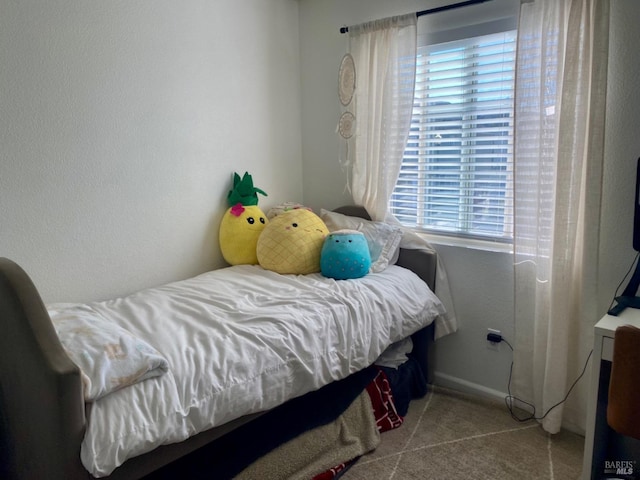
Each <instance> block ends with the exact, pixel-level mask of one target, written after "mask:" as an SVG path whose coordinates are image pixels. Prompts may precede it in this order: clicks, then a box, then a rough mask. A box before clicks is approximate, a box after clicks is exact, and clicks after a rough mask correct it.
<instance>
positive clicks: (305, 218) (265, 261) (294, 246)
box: [257, 208, 329, 274]
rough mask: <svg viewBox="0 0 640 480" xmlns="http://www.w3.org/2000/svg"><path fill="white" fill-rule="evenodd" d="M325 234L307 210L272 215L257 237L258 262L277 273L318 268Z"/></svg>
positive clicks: (308, 271)
mask: <svg viewBox="0 0 640 480" xmlns="http://www.w3.org/2000/svg"><path fill="white" fill-rule="evenodd" d="M328 234H329V230H328V229H327V226H326V225H325V224H324V222H323V221H322V219H321V218H320V217H318V216H317V215H316V214H315V213H313V212H312V211H311V210H308V209H306V208H296V209H294V210H289V211H286V212H284V213H282V214H280V215H277V216H275V217H273V218H272V219H271V220H270V221H269V224H268V225H267V226H266V227H265V229H264V230H263V232H262V234H261V235H260V238H259V239H258V247H257V254H258V262H259V263H260V266H261V267H262V268H265V269H267V270H272V271H274V272H278V273H283V274H285V273H295V274H307V273H314V272H319V271H320V252H321V251H322V245H323V244H324V239H325V237H326V236H327V235H328Z"/></svg>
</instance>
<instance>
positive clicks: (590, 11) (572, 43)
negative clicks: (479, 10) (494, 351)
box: [512, 0, 609, 433]
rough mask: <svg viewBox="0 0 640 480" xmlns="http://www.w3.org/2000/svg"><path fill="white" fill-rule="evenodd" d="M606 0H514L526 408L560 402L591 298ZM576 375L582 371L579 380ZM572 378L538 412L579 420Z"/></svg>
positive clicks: (519, 372) (588, 323) (592, 309)
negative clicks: (517, 6) (517, 18)
mask: <svg viewBox="0 0 640 480" xmlns="http://www.w3.org/2000/svg"><path fill="white" fill-rule="evenodd" d="M608 25H609V3H608V0H529V1H525V0H523V2H522V5H521V11H520V23H519V27H518V53H517V74H516V75H517V76H516V100H515V107H516V111H515V117H516V134H515V172H514V175H515V226H514V228H515V230H514V232H515V233H514V237H515V238H514V255H515V327H516V341H515V352H514V376H513V390H512V393H513V394H514V395H515V396H516V397H518V398H521V399H523V400H526V401H529V402H531V403H532V404H533V405H535V408H536V416H537V417H541V416H542V415H543V414H544V413H546V412H547V410H548V409H549V408H550V407H552V406H553V405H555V404H556V403H558V402H561V401H562V400H563V398H564V396H565V394H566V392H567V391H568V389H569V388H570V386H571V384H572V383H573V381H574V380H575V379H576V378H577V377H578V376H579V374H580V372H581V370H582V367H583V365H584V362H585V360H586V359H587V356H588V353H589V350H590V347H591V342H592V329H593V325H594V324H595V323H596V321H597V320H598V318H599V317H600V315H601V314H602V312H598V310H597V304H596V279H597V272H598V242H599V238H598V237H599V227H600V199H601V190H602V169H603V149H604V138H603V137H604V120H605V95H606V84H607V78H606V75H607V50H608V28H609V27H608ZM585 378H586V379H585ZM585 378H583V380H582V381H581V383H580V384H579V386H578V388H577V389H576V391H574V392H573V393H572V394H571V396H570V398H569V401H568V402H567V403H566V404H562V405H560V406H558V407H556V408H554V409H553V410H551V412H549V413H548V415H547V416H546V417H545V418H544V419H543V420H542V425H543V427H544V429H545V430H546V431H548V432H550V433H556V432H558V431H559V430H560V426H561V424H562V422H563V413H564V420H565V422H567V424H572V425H574V426H576V427H578V428H584V419H585V415H586V395H585V394H586V391H587V390H586V386H587V385H586V384H587V383H588V376H586V377H585Z"/></svg>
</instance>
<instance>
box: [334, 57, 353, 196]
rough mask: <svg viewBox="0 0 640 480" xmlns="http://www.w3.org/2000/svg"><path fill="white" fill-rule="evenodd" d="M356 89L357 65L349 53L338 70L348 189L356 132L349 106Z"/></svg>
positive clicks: (341, 160) (339, 129) (341, 162)
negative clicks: (350, 144)
mask: <svg viewBox="0 0 640 480" xmlns="http://www.w3.org/2000/svg"><path fill="white" fill-rule="evenodd" d="M355 90H356V65H355V62H354V60H353V57H352V56H351V54H349V53H347V54H345V55H344V57H342V61H341V62H340V69H339V71H338V98H339V99H340V104H341V105H342V114H341V115H340V119H339V120H338V133H339V134H340V136H341V137H342V139H343V140H344V156H343V155H342V154H341V155H340V164H341V165H342V168H343V169H346V171H347V186H346V189H347V190H350V181H349V168H350V167H351V164H352V162H351V158H350V154H349V142H350V141H351V138H352V137H353V136H354V134H355V127H356V117H355V116H354V114H353V113H352V112H351V111H350V110H349V106H350V105H351V103H352V100H353V95H354V93H355ZM351 106H353V105H351ZM341 150H342V149H341Z"/></svg>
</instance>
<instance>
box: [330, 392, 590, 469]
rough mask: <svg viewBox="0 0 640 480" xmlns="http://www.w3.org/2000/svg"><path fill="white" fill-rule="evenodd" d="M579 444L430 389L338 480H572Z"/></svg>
mask: <svg viewBox="0 0 640 480" xmlns="http://www.w3.org/2000/svg"><path fill="white" fill-rule="evenodd" d="M583 445H584V438H583V437H581V436H579V435H576V434H573V433H570V432H564V431H563V432H561V433H558V434H556V435H549V434H547V433H546V432H545V431H544V430H542V428H541V427H540V426H539V424H538V423H537V422H535V421H529V422H526V423H519V422H516V421H515V420H513V419H512V418H511V416H510V414H509V412H508V411H507V409H506V407H505V405H504V403H501V402H497V401H493V400H488V399H485V398H481V397H476V396H472V395H468V394H464V393H460V392H455V391H452V390H447V389H443V388H439V387H433V388H430V390H429V393H428V394H427V395H426V396H425V397H424V398H421V399H418V400H414V401H412V402H411V404H410V407H409V412H408V414H407V416H406V417H405V423H404V425H402V426H401V427H400V428H398V429H396V430H392V431H389V432H385V433H383V434H382V436H381V442H380V445H379V446H378V448H377V449H376V450H375V451H374V452H372V453H370V454H368V455H365V456H363V457H361V458H360V460H359V461H358V462H357V463H356V464H355V465H354V466H352V467H351V468H350V469H349V470H348V471H347V472H346V473H345V474H344V475H343V476H342V477H341V480H378V479H380V480H382V479H388V480H429V479H438V480H447V479H452V480H453V479H455V480H460V479H491V480H513V479H516V478H517V479H519V480H520V479H531V480H534V479H535V480H543V479H563V480H564V479H578V478H580V476H581V471H582V451H583Z"/></svg>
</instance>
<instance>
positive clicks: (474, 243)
mask: <svg viewBox="0 0 640 480" xmlns="http://www.w3.org/2000/svg"><path fill="white" fill-rule="evenodd" d="M413 231H414V232H415V233H416V234H418V235H420V236H421V237H422V238H424V239H426V240H427V241H428V242H429V243H431V244H433V245H444V246H447V247H460V248H471V249H474V250H483V251H486V252H498V253H513V244H512V243H504V242H495V241H491V240H479V239H476V238H462V237H456V236H453V235H433V234H429V233H425V232H421V231H419V230H413Z"/></svg>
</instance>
